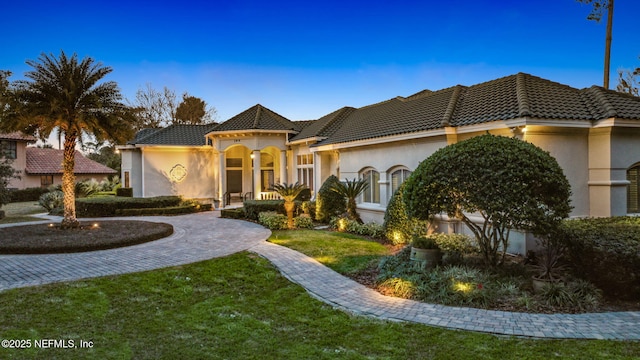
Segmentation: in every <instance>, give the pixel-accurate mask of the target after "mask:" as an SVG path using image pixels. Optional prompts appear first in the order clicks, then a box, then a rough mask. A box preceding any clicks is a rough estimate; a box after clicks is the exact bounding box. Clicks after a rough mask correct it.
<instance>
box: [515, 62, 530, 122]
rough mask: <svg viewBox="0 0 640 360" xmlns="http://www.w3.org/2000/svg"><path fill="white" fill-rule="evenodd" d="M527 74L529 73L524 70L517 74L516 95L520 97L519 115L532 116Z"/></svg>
mask: <svg viewBox="0 0 640 360" xmlns="http://www.w3.org/2000/svg"><path fill="white" fill-rule="evenodd" d="M526 76H527V74H525V73H522V72H520V73H518V74H516V97H517V98H518V115H519V116H520V117H524V116H531V109H530V107H529V106H530V104H529V97H528V93H527V78H526ZM529 76H531V75H529Z"/></svg>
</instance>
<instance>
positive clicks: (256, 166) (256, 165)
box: [253, 150, 262, 200]
mask: <svg viewBox="0 0 640 360" xmlns="http://www.w3.org/2000/svg"><path fill="white" fill-rule="evenodd" d="M261 184H262V181H261V179H260V150H253V198H254V199H256V200H260V191H261V190H262V189H261Z"/></svg>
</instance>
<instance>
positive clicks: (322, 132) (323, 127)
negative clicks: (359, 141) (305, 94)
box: [290, 107, 356, 141]
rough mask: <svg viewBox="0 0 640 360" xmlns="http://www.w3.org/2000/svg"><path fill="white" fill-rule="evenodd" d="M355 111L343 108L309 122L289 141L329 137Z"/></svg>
mask: <svg viewBox="0 0 640 360" xmlns="http://www.w3.org/2000/svg"><path fill="white" fill-rule="evenodd" d="M355 110H356V109H355V108H352V107H343V108H341V109H338V110H336V111H334V112H332V113H331V114H328V115H325V116H323V117H321V118H320V119H318V120H315V121H311V122H310V123H309V124H308V125H307V126H306V127H304V128H303V129H301V130H300V133H298V134H297V135H296V136H294V137H293V138H291V139H290V141H297V140H304V139H310V138H315V137H320V138H327V137H330V136H331V135H333V133H334V132H335V131H336V130H337V129H338V128H339V127H340V126H341V125H342V122H343V121H344V119H346V118H347V117H348V116H349V115H350V114H351V113H352V112H354V111H355Z"/></svg>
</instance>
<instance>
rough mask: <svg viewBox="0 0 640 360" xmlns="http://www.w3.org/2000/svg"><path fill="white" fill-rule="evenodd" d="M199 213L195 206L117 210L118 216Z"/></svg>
mask: <svg viewBox="0 0 640 360" xmlns="http://www.w3.org/2000/svg"><path fill="white" fill-rule="evenodd" d="M195 212H198V209H196V207H195V206H193V205H182V206H170V207H164V208H142V209H117V210H116V215H118V216H157V215H179V214H191V213H195Z"/></svg>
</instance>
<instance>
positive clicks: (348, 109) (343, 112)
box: [315, 106, 356, 136]
mask: <svg viewBox="0 0 640 360" xmlns="http://www.w3.org/2000/svg"><path fill="white" fill-rule="evenodd" d="M355 110H356V108H354V107H352V106H343V107H342V108H340V109H338V111H337V113H336V115H335V116H333V117H332V118H331V119H329V120H328V121H327V122H326V123H324V125H323V126H321V127H320V129H318V131H317V132H316V134H315V135H316V136H318V135H319V134H321V133H322V132H323V131H325V130H326V129H327V128H329V126H331V125H333V124H334V123H336V122H338V120H342V119H344V118H345V117H348V116H349V115H351V114H352V113H353V112H354V111H355Z"/></svg>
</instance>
